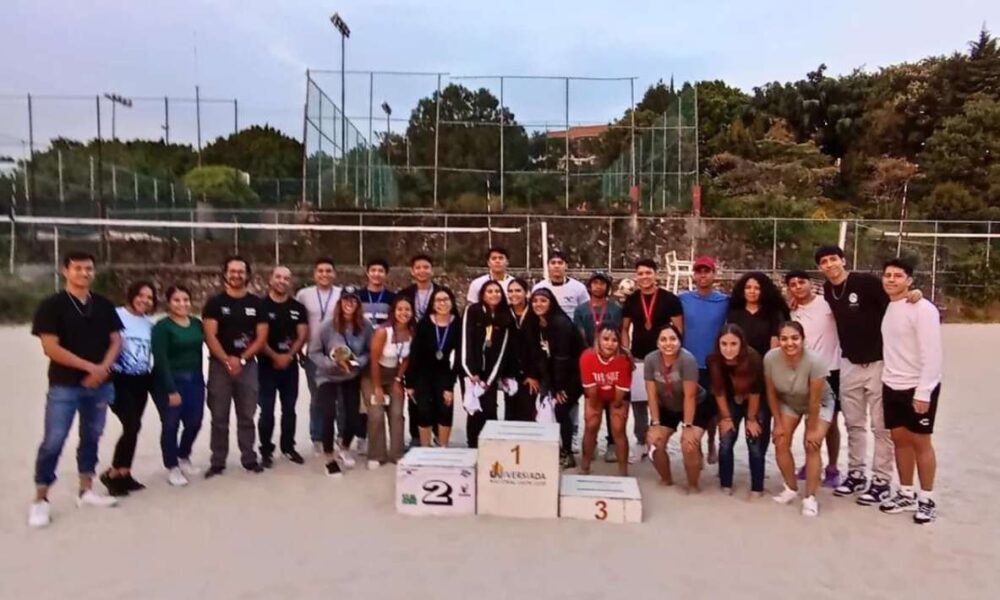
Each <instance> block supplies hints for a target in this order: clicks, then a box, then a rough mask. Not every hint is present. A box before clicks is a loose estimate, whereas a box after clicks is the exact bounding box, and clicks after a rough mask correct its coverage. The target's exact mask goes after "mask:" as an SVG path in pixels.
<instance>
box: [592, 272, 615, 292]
mask: <svg viewBox="0 0 1000 600" xmlns="http://www.w3.org/2000/svg"><path fill="white" fill-rule="evenodd" d="M595 279H600V280H601V281H603V282H604V283H606V284H608V287H609V288H610V287H611V285H612V284H613V283H614V281H613V280H612V279H611V276H610V275H608V274H607V273H605V272H604V271H594V272H593V273H591V274H590V278H589V279H587V285H590V283H591V282H592V281H594V280H595Z"/></svg>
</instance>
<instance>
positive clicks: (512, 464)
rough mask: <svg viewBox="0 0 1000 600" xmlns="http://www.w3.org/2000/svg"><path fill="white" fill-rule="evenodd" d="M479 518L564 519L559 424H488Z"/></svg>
mask: <svg viewBox="0 0 1000 600" xmlns="http://www.w3.org/2000/svg"><path fill="white" fill-rule="evenodd" d="M478 480H479V489H478V494H479V510H478V512H479V514H481V515H496V516H502V517H523V518H549V519H554V518H556V517H558V515H559V425H557V424H555V423H528V422H520V421H487V422H486V426H485V427H484V428H483V431H482V433H481V434H480V435H479V475H478Z"/></svg>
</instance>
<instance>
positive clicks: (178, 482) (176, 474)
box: [167, 467, 188, 487]
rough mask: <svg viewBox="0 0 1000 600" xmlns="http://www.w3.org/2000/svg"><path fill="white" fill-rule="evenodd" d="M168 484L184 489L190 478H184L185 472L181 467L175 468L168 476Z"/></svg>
mask: <svg viewBox="0 0 1000 600" xmlns="http://www.w3.org/2000/svg"><path fill="white" fill-rule="evenodd" d="M167 482H168V483H170V485H173V486H177V487H182V486H185V485H187V484H188V478H187V477H185V476H184V472H183V471H181V468H180V467H174V468H173V469H170V472H169V473H168V474H167Z"/></svg>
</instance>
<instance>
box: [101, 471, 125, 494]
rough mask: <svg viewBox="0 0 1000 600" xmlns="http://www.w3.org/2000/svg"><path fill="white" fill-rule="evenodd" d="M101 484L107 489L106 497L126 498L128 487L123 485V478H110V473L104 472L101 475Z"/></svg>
mask: <svg viewBox="0 0 1000 600" xmlns="http://www.w3.org/2000/svg"><path fill="white" fill-rule="evenodd" d="M101 483H103V484H104V487H106V488H108V495H109V496H114V497H116V498H119V497H121V496H128V492H129V489H128V486H127V485H126V484H125V478H123V477H112V476H111V471H105V472H103V473H101Z"/></svg>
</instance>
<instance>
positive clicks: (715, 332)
mask: <svg viewBox="0 0 1000 600" xmlns="http://www.w3.org/2000/svg"><path fill="white" fill-rule="evenodd" d="M717 269H718V268H717V266H716V264H715V259H714V258H712V257H711V256H702V257H699V258H698V259H697V260H696V261H694V269H693V270H694V286H695V289H694V291H690V292H684V293H683V294H681V295H680V300H681V306H683V307H684V348H686V349H687V351H688V352H690V353H691V354H693V355H694V357H695V360H697V361H698V383H699V384H700V385H701V387H702V388H704V389H706V390H710V389H712V385H711V381H709V375H708V368H707V367H706V365H705V359H706V358H708V355H709V354H711V353H712V352H713V351H715V340H716V338H717V337H718V336H719V331H720V330H721V329H722V326H723V325H725V323H726V312H727V311H728V309H729V296H727V295H725V294H723V293H722V292H720V291H718V290H716V289H715V275H716V272H717ZM715 430H716V426H715V418H714V417H713V419H712V425H711V426H710V427H709V428H708V462H709V463H710V464H714V463H715V462H717V461H718V459H719V453H718V451H717V450H716V447H715Z"/></svg>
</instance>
